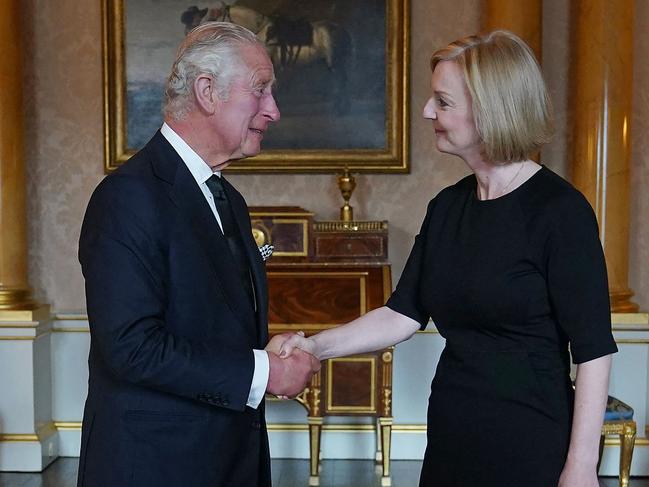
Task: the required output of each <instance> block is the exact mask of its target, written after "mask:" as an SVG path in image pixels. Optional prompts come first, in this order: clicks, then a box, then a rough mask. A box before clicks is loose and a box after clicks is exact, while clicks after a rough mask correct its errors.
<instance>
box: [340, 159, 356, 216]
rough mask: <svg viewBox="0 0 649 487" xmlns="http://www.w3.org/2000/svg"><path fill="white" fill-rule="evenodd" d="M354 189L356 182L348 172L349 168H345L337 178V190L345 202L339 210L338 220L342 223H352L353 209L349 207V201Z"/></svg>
mask: <svg viewBox="0 0 649 487" xmlns="http://www.w3.org/2000/svg"><path fill="white" fill-rule="evenodd" d="M355 187H356V180H355V179H354V176H352V174H351V173H350V172H349V168H348V167H347V166H345V172H344V173H343V174H342V175H341V176H338V188H340V193H341V194H342V195H343V199H344V200H345V204H344V205H343V206H342V207H341V208H340V219H341V220H342V221H344V222H351V221H354V208H352V207H351V206H349V199H350V198H351V197H352V193H353V192H354V188H355Z"/></svg>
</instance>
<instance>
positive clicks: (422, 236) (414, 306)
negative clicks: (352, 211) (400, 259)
mask: <svg viewBox="0 0 649 487" xmlns="http://www.w3.org/2000/svg"><path fill="white" fill-rule="evenodd" d="M435 201H436V200H435V199H433V200H432V201H431V202H430V203H429V204H428V210H427V212H426V217H425V218H424V222H423V224H422V225H421V229H420V230H419V234H418V235H417V236H416V237H415V243H414V245H413V247H412V250H411V251H410V255H409V256H408V260H407V261H406V266H405V267H404V269H403V272H402V273H401V278H400V279H399V283H398V284H397V288H396V289H395V291H394V292H393V293H392V295H391V296H390V299H388V301H387V303H386V306H387V307H388V308H390V309H391V310H393V311H396V312H397V313H400V314H402V315H405V316H407V317H409V318H412V319H413V320H415V321H417V322H418V323H419V325H420V329H422V330H423V329H424V328H426V325H427V324H428V321H429V318H430V315H429V313H428V311H426V309H425V307H424V306H423V304H422V302H421V300H420V298H419V296H420V289H419V288H420V280H421V271H422V267H423V263H424V257H425V254H424V253H425V251H426V238H427V235H428V225H429V222H430V218H431V214H432V212H433V209H434V207H435Z"/></svg>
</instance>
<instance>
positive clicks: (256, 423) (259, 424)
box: [252, 421, 261, 430]
mask: <svg viewBox="0 0 649 487" xmlns="http://www.w3.org/2000/svg"><path fill="white" fill-rule="evenodd" d="M252 427H253V428H254V429H256V430H258V429H260V428H261V423H260V422H259V421H253V422H252Z"/></svg>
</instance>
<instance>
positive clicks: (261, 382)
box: [246, 350, 270, 409]
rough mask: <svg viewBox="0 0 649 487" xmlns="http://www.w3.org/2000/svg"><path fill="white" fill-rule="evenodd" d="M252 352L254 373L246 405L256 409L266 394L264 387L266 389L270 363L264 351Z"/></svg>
mask: <svg viewBox="0 0 649 487" xmlns="http://www.w3.org/2000/svg"><path fill="white" fill-rule="evenodd" d="M253 352H254V354H255V372H254V373H253V375H252V384H251V386H250V394H248V402H247V403H246V405H247V406H249V407H251V408H253V409H257V408H258V407H259V404H260V403H261V400H262V399H263V398H264V394H266V387H268V375H269V374H270V363H269V361H268V353H267V352H266V351H265V350H253Z"/></svg>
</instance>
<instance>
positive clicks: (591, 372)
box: [559, 355, 611, 487]
mask: <svg viewBox="0 0 649 487" xmlns="http://www.w3.org/2000/svg"><path fill="white" fill-rule="evenodd" d="M610 371H611V355H605V356H603V357H599V358H596V359H594V360H590V361H589V362H584V363H582V364H579V365H577V382H576V385H575V406H574V416H573V421H572V432H571V435H570V447H569V449H568V458H567V459H566V464H565V465H564V467H563V472H562V473H561V478H560V479H559V487H598V486H599V483H598V481H597V460H598V457H599V439H600V435H601V431H602V422H603V421H604V411H605V409H606V398H607V395H608V378H609V373H610Z"/></svg>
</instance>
